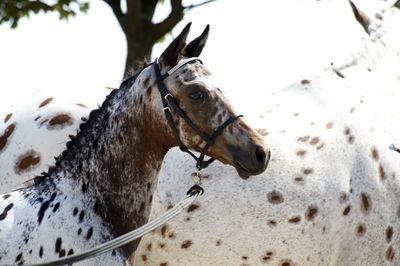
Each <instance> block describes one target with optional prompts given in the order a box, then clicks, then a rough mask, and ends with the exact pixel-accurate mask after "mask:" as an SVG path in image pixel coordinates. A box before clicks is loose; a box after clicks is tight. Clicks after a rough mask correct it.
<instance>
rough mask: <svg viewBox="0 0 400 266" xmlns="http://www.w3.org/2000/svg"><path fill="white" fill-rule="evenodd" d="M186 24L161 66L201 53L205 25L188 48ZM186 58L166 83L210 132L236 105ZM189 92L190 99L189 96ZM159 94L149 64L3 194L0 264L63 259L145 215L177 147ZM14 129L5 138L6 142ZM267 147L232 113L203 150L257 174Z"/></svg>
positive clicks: (109, 259)
mask: <svg viewBox="0 0 400 266" xmlns="http://www.w3.org/2000/svg"><path fill="white" fill-rule="evenodd" d="M189 27H190V25H188V26H187V27H185V29H184V30H183V32H182V33H181V34H180V35H179V36H178V37H177V38H176V39H175V40H174V41H173V42H172V43H171V44H170V46H169V47H168V48H167V49H166V50H165V52H164V53H163V54H162V55H161V57H160V61H159V62H160V63H159V66H160V68H161V71H162V74H165V73H166V72H167V71H168V70H169V69H171V68H172V67H174V66H175V65H177V64H178V62H179V61H180V60H181V58H186V57H194V56H198V55H199V54H200V52H201V50H202V48H203V47H204V44H205V41H206V39H207V35H208V27H207V28H206V30H205V31H204V32H203V34H202V35H201V36H200V37H199V38H197V39H195V40H194V41H193V42H191V43H189V44H188V45H187V46H185V45H186V43H185V40H186V37H187V34H188V31H189ZM199 46H200V47H201V48H199ZM184 48H185V49H186V50H185V51H183V49H184ZM181 54H182V55H181ZM192 61H193V62H191V63H187V64H184V65H181V66H180V68H179V69H177V70H176V71H175V72H173V73H171V74H170V76H169V77H168V78H166V79H165V81H164V82H165V84H166V85H167V87H168V88H169V90H170V93H171V94H172V95H174V96H175V98H176V100H177V101H179V102H180V103H181V105H182V106H183V107H184V109H185V110H186V111H188V110H189V111H190V114H188V115H189V116H192V117H193V118H192V120H193V121H194V122H195V123H196V124H198V125H201V126H200V129H201V130H203V131H204V132H206V134H210V132H212V131H214V130H216V128H217V126H218V123H220V122H221V120H222V119H224V118H226V117H230V116H232V115H233V109H232V107H231V106H230V105H229V104H228V103H226V101H225V99H224V98H223V96H222V94H221V93H220V92H219V90H218V88H217V87H215V85H214V84H213V83H212V81H211V80H212V79H211V74H210V73H209V72H208V71H207V69H206V68H205V67H204V66H203V65H202V64H201V63H200V62H198V60H192ZM192 97H193V98H194V99H193V101H191V100H188V99H191V98H192ZM160 98H161V97H160V93H159V91H158V89H157V80H156V77H155V74H154V69H153V65H151V66H148V67H146V68H144V69H143V70H142V71H141V72H140V73H139V74H138V76H135V77H132V78H131V79H128V80H127V81H126V82H124V83H123V84H122V85H121V88H120V89H119V90H114V91H112V93H111V94H110V95H109V96H108V97H107V99H106V101H105V102H104V103H103V105H102V106H101V108H99V109H98V110H94V111H92V112H91V113H90V115H89V117H88V120H87V122H86V123H83V124H81V125H80V132H79V133H78V135H77V136H76V137H74V138H73V140H71V141H70V142H68V143H67V149H66V150H65V151H64V152H63V153H62V154H61V156H60V157H59V158H58V159H57V162H56V165H55V167H51V168H50V169H49V171H48V173H43V175H42V176H38V177H36V178H34V179H33V181H34V185H33V186H30V187H28V188H24V189H20V190H16V191H14V192H10V193H7V194H4V195H2V196H0V210H1V213H0V264H13V263H17V264H24V263H32V262H37V261H45V260H50V259H56V258H58V257H64V256H67V255H71V254H73V253H77V252H80V251H83V250H86V249H88V248H91V247H93V246H95V245H97V244H100V243H103V242H105V241H106V240H110V239H111V238H115V237H117V236H120V235H122V234H125V233H127V232H129V231H131V230H133V229H135V228H137V227H139V226H141V225H143V224H144V223H146V222H147V219H148V217H149V215H150V207H151V204H152V197H153V193H154V190H155V188H156V185H157V180H158V172H159V171H160V168H161V164H162V161H163V158H164V156H165V154H166V153H167V151H168V150H169V149H170V148H172V147H173V146H175V145H176V140H175V138H174V136H173V135H172V133H171V130H170V128H169V125H168V124H167V122H166V120H165V117H164V113H163V105H162V102H161V99H160ZM204 108H206V109H204ZM219 108H223V109H224V110H223V114H221V115H219V116H214V115H210V113H211V111H213V110H214V111H215V112H214V114H215V113H217V112H216V111H218V110H219ZM210 118H211V119H210ZM50 121H51V120H50ZM174 122H175V124H176V125H177V130H178V133H179V135H180V136H182V141H183V142H184V144H185V145H186V146H187V147H188V148H190V149H193V150H197V151H200V150H201V147H202V145H204V143H203V140H202V139H201V138H199V137H198V136H195V135H194V133H193V131H191V129H190V128H188V127H187V126H185V124H184V121H183V120H181V119H179V118H177V117H175V118H174ZM239 129H240V130H239ZM13 133H14V132H11V133H7V132H6V133H5V134H4V135H3V136H7V140H8V141H12V140H13V139H12V137H13V135H12V134H13ZM10 136H11V137H10ZM14 140H15V139H14ZM232 146H233V147H235V149H237V150H239V151H240V152H242V153H243V154H245V155H247V156H243V157H242V158H239V159H238V158H237V157H236V156H235V155H234V154H232V152H231V151H230V147H232ZM261 147H262V148H261ZM242 149H243V150H242ZM260 149H262V152H263V153H264V155H265V156H263V158H262V159H263V160H262V161H261V160H260V157H259V156H257V154H259V153H260ZM245 150H248V151H249V153H246V152H245ZM266 151H268V148H267V146H266V144H265V143H264V142H263V140H262V138H261V136H260V135H259V134H258V133H257V132H256V131H254V130H253V129H251V128H250V127H248V126H247V124H246V122H245V121H244V120H243V118H239V119H236V120H235V121H234V122H233V123H230V124H229V126H228V127H227V129H226V130H224V132H222V134H221V135H220V136H219V137H218V138H217V139H216V140H215V142H214V145H212V147H210V149H209V151H208V153H207V154H208V155H211V156H213V157H214V158H216V159H218V160H221V161H223V162H225V163H229V164H231V165H235V164H236V163H237V162H239V163H240V164H241V165H246V166H247V167H248V168H246V169H247V170H248V171H249V173H252V172H254V173H257V172H260V171H264V169H265V168H266V165H267V163H268V160H269V157H268V155H267V152H266ZM249 158H250V159H249ZM234 160H235V161H234ZM236 160H237V161H236ZM249 165H253V166H252V167H251V166H249ZM242 170H243V169H238V171H242ZM138 242H139V241H135V242H133V243H130V244H128V245H125V246H124V247H123V248H122V249H120V250H117V251H113V252H109V253H107V254H105V255H103V256H100V257H99V258H95V259H94V260H92V263H94V264H106V265H118V264H119V265H121V264H123V263H124V262H125V263H127V264H129V263H130V261H131V260H133V258H130V256H131V255H132V254H133V252H134V251H135V249H136V247H137V245H138ZM83 263H86V262H83Z"/></svg>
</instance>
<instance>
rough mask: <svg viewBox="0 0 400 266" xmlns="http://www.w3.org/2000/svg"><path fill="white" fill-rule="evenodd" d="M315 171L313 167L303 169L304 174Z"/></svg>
mask: <svg viewBox="0 0 400 266" xmlns="http://www.w3.org/2000/svg"><path fill="white" fill-rule="evenodd" d="M313 172H314V170H313V169H311V168H307V169H304V170H303V174H305V175H309V174H312V173H313Z"/></svg>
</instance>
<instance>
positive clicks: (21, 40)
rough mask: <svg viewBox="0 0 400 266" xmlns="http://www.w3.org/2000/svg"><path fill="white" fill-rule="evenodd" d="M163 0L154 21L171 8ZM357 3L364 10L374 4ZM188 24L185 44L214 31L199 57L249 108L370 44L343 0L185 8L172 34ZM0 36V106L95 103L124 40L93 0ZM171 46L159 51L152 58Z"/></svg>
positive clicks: (113, 81)
mask: <svg viewBox="0 0 400 266" xmlns="http://www.w3.org/2000/svg"><path fill="white" fill-rule="evenodd" d="M164 2H166V3H165V4H163V5H160V6H158V8H157V12H156V18H155V20H156V21H159V20H161V19H163V18H164V17H165V16H166V15H167V14H168V12H169V5H168V2H169V1H167V0H166V1H164ZM192 2H199V1H192ZM355 2H356V3H359V5H360V6H361V7H363V8H364V10H366V11H369V10H376V7H375V5H376V3H377V2H380V1H379V0H369V1H367V0H363V1H355ZM185 3H186V4H188V3H189V2H188V1H186V2H185ZM371 3H372V4H371ZM372 6H373V7H372ZM189 21H191V22H193V25H192V31H191V35H190V38H195V37H197V35H198V34H200V33H201V31H202V30H203V28H204V27H205V26H206V25H207V24H210V25H211V32H210V37H209V42H208V44H207V46H206V48H205V49H204V52H203V54H202V56H201V57H202V58H203V62H204V64H205V65H206V66H207V67H208V68H209V69H210V70H211V72H212V73H213V74H214V75H215V76H216V78H217V79H218V80H219V82H220V83H221V85H222V88H223V89H224V90H225V91H226V92H227V93H228V95H231V96H232V98H233V101H234V102H235V101H239V100H244V102H246V101H247V102H249V103H250V102H251V99H252V92H256V91H257V90H274V89H279V88H281V87H284V86H286V85H289V84H290V83H292V82H295V81H296V80H301V79H303V78H311V77H312V76H313V75H315V74H318V73H319V72H321V71H322V70H323V69H324V68H327V67H329V65H330V63H331V62H333V63H334V64H340V63H343V62H345V61H348V60H349V58H350V56H351V55H352V54H354V53H355V52H357V50H358V49H359V48H360V47H362V43H361V42H362V39H363V38H367V37H366V35H365V33H364V32H363V30H362V28H361V27H360V26H359V25H358V24H357V23H355V20H354V17H353V15H352V13H351V10H350V8H349V4H348V2H347V0H331V1H329V0H324V1H315V0H303V1H300V0H286V1H281V0H275V1H263V0H246V1H244V0H218V1H216V2H214V3H212V4H209V5H206V6H203V7H200V8H196V9H193V10H192V11H190V12H188V13H187V14H186V16H185V19H184V20H183V21H182V22H181V23H180V24H178V25H177V27H176V28H175V30H174V31H173V34H174V35H175V36H176V35H177V33H179V32H180V30H181V29H182V28H183V27H184V25H185V24H186V23H187V22H189ZM0 36H1V40H2V41H1V42H0V87H1V97H0V104H1V105H2V106H3V107H4V106H5V105H8V104H9V103H11V102H18V101H22V100H24V99H26V98H29V97H30V95H31V94H32V93H33V92H35V91H38V90H48V91H50V92H54V93H57V94H59V93H64V94H71V95H75V96H79V97H80V96H81V97H83V98H84V99H88V100H90V99H92V100H97V98H98V97H97V98H96V97H95V96H94V95H97V94H96V93H99V91H100V90H101V91H102V92H101V93H100V94H102V93H103V88H104V87H106V86H110V87H118V86H119V83H120V81H121V78H122V73H123V69H124V63H125V56H126V43H125V39H124V35H123V33H122V31H121V29H120V27H119V25H118V23H117V21H116V19H115V18H114V15H113V14H112V12H111V10H110V8H109V7H108V6H107V5H106V4H105V3H104V2H103V1H100V0H96V1H91V8H90V10H89V12H88V14H86V15H84V14H80V15H78V16H77V17H75V18H70V19H69V21H68V22H65V21H59V20H58V16H57V15H56V14H46V15H43V14H42V15H32V17H31V18H30V19H22V20H21V21H20V24H19V27H18V28H17V29H15V30H12V29H10V28H9V25H7V24H4V25H2V26H0ZM170 40H171V38H167V40H166V41H165V42H164V43H161V44H158V45H156V47H155V48H154V51H153V58H154V57H156V56H158V55H159V54H160V53H161V52H162V51H163V49H164V48H165V47H166V46H167V45H168V44H169V42H170ZM0 109H1V108H0Z"/></svg>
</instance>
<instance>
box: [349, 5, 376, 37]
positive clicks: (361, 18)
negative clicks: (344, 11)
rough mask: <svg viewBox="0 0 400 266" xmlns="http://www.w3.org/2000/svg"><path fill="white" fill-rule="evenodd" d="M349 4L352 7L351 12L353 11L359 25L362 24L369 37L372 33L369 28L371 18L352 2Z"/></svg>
mask: <svg viewBox="0 0 400 266" xmlns="http://www.w3.org/2000/svg"><path fill="white" fill-rule="evenodd" d="M349 3H350V6H351V10H353V14H354V16H355V18H356V20H357V21H358V23H360V25H361V26H362V27H363V29H364V30H365V32H366V33H367V34H368V35H369V34H370V31H369V28H368V26H369V25H370V24H371V20H370V18H369V17H368V16H367V14H365V13H364V12H363V11H362V10H361V9H359V8H358V7H357V6H356V5H355V4H354V3H353V2H352V1H351V0H349Z"/></svg>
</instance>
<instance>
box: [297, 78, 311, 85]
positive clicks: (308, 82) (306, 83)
mask: <svg viewBox="0 0 400 266" xmlns="http://www.w3.org/2000/svg"><path fill="white" fill-rule="evenodd" d="M300 83H301V84H302V85H308V84H310V83H311V81H309V80H308V79H303V80H301V81H300Z"/></svg>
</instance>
